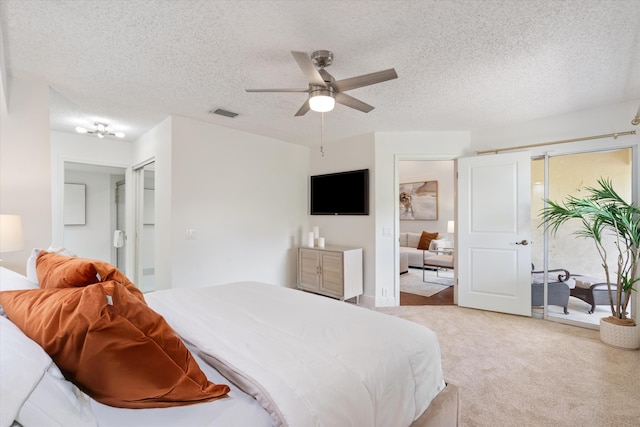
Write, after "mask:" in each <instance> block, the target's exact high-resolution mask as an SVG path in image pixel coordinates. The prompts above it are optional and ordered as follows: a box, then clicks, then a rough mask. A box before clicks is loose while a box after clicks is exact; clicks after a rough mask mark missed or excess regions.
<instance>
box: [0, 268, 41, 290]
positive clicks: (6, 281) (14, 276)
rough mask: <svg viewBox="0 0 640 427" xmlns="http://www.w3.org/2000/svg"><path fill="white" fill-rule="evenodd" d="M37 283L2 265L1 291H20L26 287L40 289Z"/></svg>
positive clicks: (0, 275) (0, 269)
mask: <svg viewBox="0 0 640 427" xmlns="http://www.w3.org/2000/svg"><path fill="white" fill-rule="evenodd" d="M39 288H40V286H38V284H37V283H35V282H33V281H31V280H29V279H27V278H26V277H24V276H23V275H22V274H20V273H16V272H15V271H13V270H9V269H8V268H4V267H0V291H20V290H25V289H39Z"/></svg>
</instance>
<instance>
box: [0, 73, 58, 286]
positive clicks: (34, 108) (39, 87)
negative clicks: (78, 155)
mask: <svg viewBox="0 0 640 427" xmlns="http://www.w3.org/2000/svg"><path fill="white" fill-rule="evenodd" d="M9 84H10V88H9V90H8V91H7V92H8V94H9V99H8V100H7V105H8V110H7V111H5V109H4V108H0V195H1V196H0V213H3V214H15V215H20V216H21V217H22V228H23V235H24V250H22V251H18V252H7V253H3V254H1V255H0V258H2V266H4V267H6V268H8V269H11V270H14V271H17V272H19V273H22V274H24V273H25V271H26V268H25V265H26V260H27V258H28V257H29V254H30V252H31V249H32V248H34V247H43V246H44V247H47V246H48V245H49V243H50V241H51V167H50V163H49V158H50V152H51V149H50V144H49V88H48V86H47V85H46V84H45V83H37V82H29V81H25V80H21V79H10V80H9ZM2 93H3V94H5V92H4V91H3V92H2ZM2 102H4V101H2Z"/></svg>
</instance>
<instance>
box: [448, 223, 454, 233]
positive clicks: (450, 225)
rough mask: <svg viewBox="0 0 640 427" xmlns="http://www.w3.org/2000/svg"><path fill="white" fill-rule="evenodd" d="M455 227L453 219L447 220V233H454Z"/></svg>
mask: <svg viewBox="0 0 640 427" xmlns="http://www.w3.org/2000/svg"><path fill="white" fill-rule="evenodd" d="M455 229H456V223H455V221H447V233H454V232H455Z"/></svg>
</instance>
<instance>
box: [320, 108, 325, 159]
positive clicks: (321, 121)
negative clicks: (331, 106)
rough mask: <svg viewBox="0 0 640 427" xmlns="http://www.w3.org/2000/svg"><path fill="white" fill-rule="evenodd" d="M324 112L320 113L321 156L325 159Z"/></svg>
mask: <svg viewBox="0 0 640 427" xmlns="http://www.w3.org/2000/svg"><path fill="white" fill-rule="evenodd" d="M323 143H324V112H322V113H320V154H322V157H324V147H323Z"/></svg>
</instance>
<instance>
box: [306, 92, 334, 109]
mask: <svg viewBox="0 0 640 427" xmlns="http://www.w3.org/2000/svg"><path fill="white" fill-rule="evenodd" d="M335 105H336V100H335V99H334V98H333V92H331V91H329V90H325V89H321V90H315V91H313V92H311V96H310V97H309V108H311V109H312V110H313V111H317V112H318V113H325V112H327V111H331V110H333V107H335Z"/></svg>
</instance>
